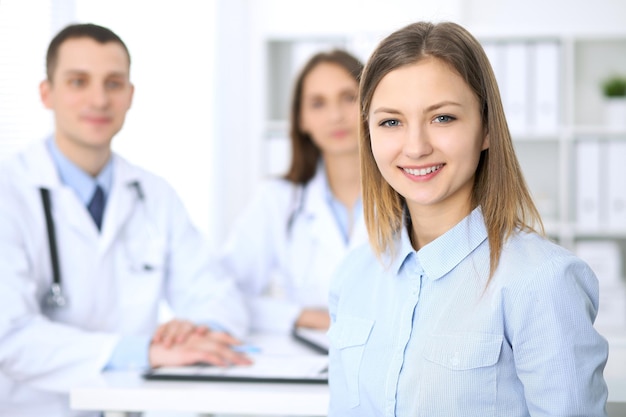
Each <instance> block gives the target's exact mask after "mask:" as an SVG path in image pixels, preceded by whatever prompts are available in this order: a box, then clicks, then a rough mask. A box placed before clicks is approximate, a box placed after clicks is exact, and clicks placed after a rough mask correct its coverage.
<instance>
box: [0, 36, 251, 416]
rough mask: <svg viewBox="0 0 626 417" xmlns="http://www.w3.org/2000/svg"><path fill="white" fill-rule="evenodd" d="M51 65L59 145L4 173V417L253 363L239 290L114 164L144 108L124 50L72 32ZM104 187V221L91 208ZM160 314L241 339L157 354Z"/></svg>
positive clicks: (191, 340) (162, 201) (175, 215)
mask: <svg viewBox="0 0 626 417" xmlns="http://www.w3.org/2000/svg"><path fill="white" fill-rule="evenodd" d="M47 62H48V78H47V79H46V80H45V81H43V82H42V83H41V90H40V91H41V98H42V101H43V103H44V105H45V106H46V107H47V108H49V109H51V110H52V111H53V113H54V120H55V131H54V136H53V137H52V138H50V139H49V140H47V141H43V142H40V143H36V144H34V145H32V146H31V147H30V148H28V149H26V150H25V151H24V152H22V153H20V154H18V155H17V156H15V157H13V158H11V159H10V160H8V161H7V162H4V163H3V165H2V166H1V167H0V305H1V306H2V308H1V310H0V415H7V416H8V415H10V416H20V417H21V416H51V417H55V416H68V415H73V414H70V412H69V410H68V409H67V408H68V404H69V402H68V398H67V394H68V392H69V390H70V389H71V388H72V387H77V386H81V385H83V384H85V383H86V382H88V381H91V380H97V378H98V376H99V373H100V372H101V371H102V370H103V369H142V368H144V367H147V366H152V367H156V366H160V365H185V364H190V363H194V362H198V361H203V362H212V363H217V364H220V363H222V361H224V360H225V361H228V362H231V363H232V362H234V363H244V362H240V359H242V358H239V357H238V355H236V354H234V352H233V351H232V350H231V349H229V347H230V346H229V345H230V344H234V343H237V341H236V340H235V339H234V337H232V336H231V335H234V336H238V337H241V336H243V334H244V332H245V331H246V326H247V315H246V314H245V307H244V305H243V300H242V299H241V297H240V295H239V293H238V291H237V290H236V286H235V284H234V283H233V282H232V281H229V280H227V279H225V278H222V277H220V276H218V275H217V274H215V271H214V270H213V269H212V266H211V263H210V261H209V260H207V258H206V253H207V250H206V248H205V240H204V239H203V237H202V235H201V233H200V232H199V231H198V230H197V229H196V228H194V226H193V225H192V223H191V221H190V219H189V216H188V215H187V213H186V211H185V209H184V207H183V205H182V203H181V201H180V199H179V198H178V197H177V196H176V194H175V192H174V190H173V189H172V188H171V187H170V186H168V185H167V184H166V183H165V181H163V180H162V179H161V178H159V177H157V176H156V175H154V174H151V173H149V172H147V171H145V170H143V169H141V168H139V167H137V166H134V165H132V164H130V163H129V162H127V161H126V160H124V159H123V158H121V157H120V156H119V155H116V154H114V153H112V152H111V148H110V144H111V140H112V138H113V137H114V135H115V134H117V132H118V131H119V130H120V129H121V127H122V125H123V122H124V118H125V115H126V112H127V110H128V108H129V107H130V104H131V100H132V95H133V86H132V84H131V83H130V80H129V71H130V56H129V54H128V51H127V49H126V47H125V45H124V44H123V43H122V41H121V39H119V38H118V37H117V35H115V34H114V33H112V32H111V31H109V30H108V29H106V28H103V27H100V26H96V25H90V24H85V25H72V26H69V27H67V28H65V29H64V30H62V31H61V32H60V33H59V34H58V35H57V36H56V37H55V39H53V41H52V42H51V44H50V48H49V50H48V59H47ZM98 187H100V188H102V189H104V192H103V193H102V192H101V194H104V196H105V197H106V198H105V200H106V203H105V205H104V209H103V210H102V205H100V214H102V213H103V215H104V216H103V218H102V219H100V218H99V217H98V216H97V215H95V214H94V217H93V218H92V216H91V215H90V212H89V211H88V209H87V207H86V205H87V202H88V201H89V200H90V199H91V194H92V193H93V190H94V189H96V190H97V189H98ZM42 189H43V190H46V191H45V192H42V191H41V190H42ZM95 194H98V192H97V191H96V193H95ZM100 202H102V201H100ZM89 207H92V204H89ZM96 218H98V220H96ZM56 272H58V273H56ZM162 300H165V301H167V302H168V303H169V305H170V307H171V308H172V310H173V311H174V313H175V315H176V317H177V318H178V319H181V322H182V320H184V321H185V322H188V323H191V322H193V323H198V324H201V325H208V326H210V328H211V329H213V330H224V331H227V332H228V333H230V335H229V334H227V333H226V332H223V331H210V332H208V333H207V332H206V330H205V331H204V333H202V334H200V333H198V334H191V335H189V337H188V338H187V341H186V342H185V343H182V344H177V345H176V346H174V347H167V346H163V345H162V344H160V343H154V342H152V343H151V337H152V335H153V334H154V332H155V330H156V328H157V319H158V308H159V304H160V302H161V301H162ZM217 326H219V327H217ZM81 415H83V414H81Z"/></svg>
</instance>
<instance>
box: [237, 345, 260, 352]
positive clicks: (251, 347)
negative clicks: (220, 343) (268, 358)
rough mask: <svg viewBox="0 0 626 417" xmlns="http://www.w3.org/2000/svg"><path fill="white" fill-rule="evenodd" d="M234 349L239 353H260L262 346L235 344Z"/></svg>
mask: <svg viewBox="0 0 626 417" xmlns="http://www.w3.org/2000/svg"><path fill="white" fill-rule="evenodd" d="M232 349H233V350H234V351H235V352H239V353H259V352H261V348H259V347H257V346H254V345H236V346H233V347H232Z"/></svg>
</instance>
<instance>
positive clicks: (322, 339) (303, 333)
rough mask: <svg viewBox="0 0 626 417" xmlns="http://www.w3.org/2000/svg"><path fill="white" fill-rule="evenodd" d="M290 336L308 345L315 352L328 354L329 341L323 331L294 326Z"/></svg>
mask: <svg viewBox="0 0 626 417" xmlns="http://www.w3.org/2000/svg"><path fill="white" fill-rule="evenodd" d="M291 336H292V337H293V338H294V339H295V340H297V341H298V342H300V343H302V344H304V345H306V346H308V347H309V348H311V349H313V350H314V351H315V352H317V353H321V354H324V355H328V349H329V348H330V341H329V340H328V335H327V334H326V332H325V331H322V330H314V329H307V328H304V327H294V328H293V330H292V331H291Z"/></svg>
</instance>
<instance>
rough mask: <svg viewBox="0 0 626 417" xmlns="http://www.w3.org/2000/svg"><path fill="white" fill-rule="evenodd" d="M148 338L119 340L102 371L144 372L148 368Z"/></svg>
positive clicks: (130, 337)
mask: <svg viewBox="0 0 626 417" xmlns="http://www.w3.org/2000/svg"><path fill="white" fill-rule="evenodd" d="M149 349H150V338H149V337H148V336H124V337H122V338H120V340H119V341H118V343H117V345H116V346H115V349H114V350H113V353H112V354H111V357H110V358H109V361H108V363H107V364H106V366H105V368H104V370H106V371H109V370H112V371H118V370H144V369H148V368H150V360H149V357H148V352H149Z"/></svg>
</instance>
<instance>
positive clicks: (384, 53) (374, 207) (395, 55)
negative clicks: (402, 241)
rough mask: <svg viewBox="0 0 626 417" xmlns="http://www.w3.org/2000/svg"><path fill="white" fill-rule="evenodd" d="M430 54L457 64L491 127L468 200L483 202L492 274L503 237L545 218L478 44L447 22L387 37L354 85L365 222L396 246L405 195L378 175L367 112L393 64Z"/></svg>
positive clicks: (385, 249) (380, 248) (372, 234)
mask: <svg viewBox="0 0 626 417" xmlns="http://www.w3.org/2000/svg"><path fill="white" fill-rule="evenodd" d="M427 57H432V58H436V59H438V60H441V61H442V62H444V63H446V64H447V65H448V66H449V67H450V68H451V69H453V70H454V71H456V72H457V73H458V74H459V75H460V76H461V77H462V78H463V79H464V80H465V82H466V83H467V85H468V86H469V87H470V88H471V89H472V91H473V92H474V94H476V97H477V98H478V102H479V105H480V109H481V112H482V122H483V126H484V127H485V128H486V131H487V132H488V133H489V148H488V149H486V150H484V151H482V153H481V155H480V160H479V162H478V167H477V168H476V175H475V179H474V186H473V189H472V196H471V198H472V204H473V207H477V206H480V207H481V209H482V212H483V216H484V219H485V225H486V228H487V235H488V240H489V247H490V263H489V265H490V277H491V276H492V275H493V273H494V271H495V270H496V268H497V266H498V262H499V260H500V254H501V252H502V248H503V246H504V243H505V242H506V240H507V238H508V237H509V236H511V234H512V233H514V232H515V231H516V230H527V231H533V232H536V229H535V228H537V229H539V230H540V233H541V234H543V233H544V230H543V224H542V222H541V218H540V216H539V212H538V211H537V208H536V207H535V205H534V203H533V201H532V198H531V196H530V192H529V191H528V187H527V186H526V183H525V181H524V177H523V175H522V170H521V168H520V166H519V162H518V161H517V157H516V156H515V151H514V148H513V142H512V140H511V134H510V132H509V129H508V126H507V123H506V118H505V115H504V110H503V107H502V101H501V99H500V92H499V90H498V85H497V83H496V79H495V76H494V73H493V70H492V68H491V65H490V63H489V60H488V58H487V56H486V54H485V52H484V50H483V48H482V46H481V45H480V43H479V42H478V41H477V40H476V39H475V38H474V37H473V36H472V35H471V34H470V33H469V32H468V31H467V30H466V29H464V28H463V27H461V26H460V25H458V24H456V23H452V22H443V23H438V24H433V23H430V22H418V23H414V24H411V25H408V26H406V27H404V28H402V29H400V30H398V31H396V32H394V33H392V34H391V35H389V36H388V37H387V38H385V39H384V40H383V41H382V42H381V43H380V44H379V45H378V47H377V48H376V50H375V51H374V52H373V54H372V56H371V57H370V59H369V61H368V63H367V64H366V66H365V69H364V71H363V75H362V77H361V83H360V86H359V101H360V106H361V120H360V143H359V146H360V157H361V176H362V186H363V206H364V212H365V222H366V225H367V230H368V232H369V238H370V242H371V244H372V246H373V248H374V251H375V253H376V254H377V255H378V256H379V257H380V256H381V255H382V254H383V253H391V254H393V252H394V241H395V239H396V238H397V236H398V234H399V232H400V230H401V227H402V225H403V224H404V216H405V215H408V214H405V202H404V199H403V197H402V196H401V195H400V194H398V193H397V192H396V191H395V190H394V189H393V188H392V187H391V186H390V185H389V184H388V183H387V182H386V181H385V179H384V178H383V177H382V175H381V173H380V171H379V170H378V167H377V165H376V161H375V160H374V156H373V154H372V147H371V142H370V132H369V125H368V114H369V110H370V105H371V101H372V96H373V94H374V91H375V90H376V87H377V86H378V83H379V82H380V81H381V79H382V78H383V77H384V76H385V75H387V74H388V73H390V72H391V71H393V70H396V69H398V68H400V67H403V66H406V65H411V64H414V63H416V62H418V61H420V60H422V59H424V58H427Z"/></svg>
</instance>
